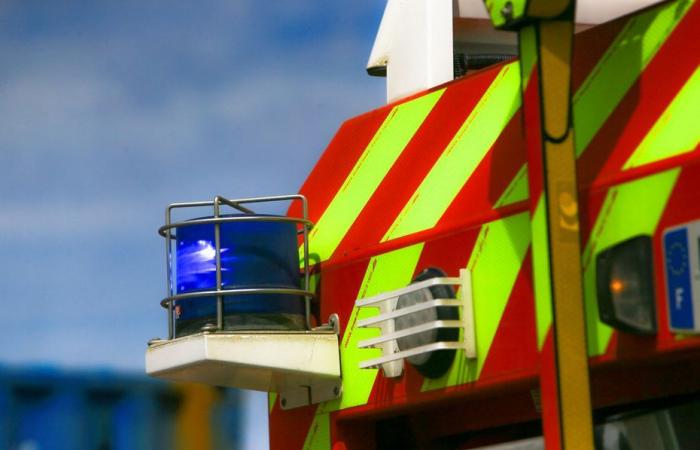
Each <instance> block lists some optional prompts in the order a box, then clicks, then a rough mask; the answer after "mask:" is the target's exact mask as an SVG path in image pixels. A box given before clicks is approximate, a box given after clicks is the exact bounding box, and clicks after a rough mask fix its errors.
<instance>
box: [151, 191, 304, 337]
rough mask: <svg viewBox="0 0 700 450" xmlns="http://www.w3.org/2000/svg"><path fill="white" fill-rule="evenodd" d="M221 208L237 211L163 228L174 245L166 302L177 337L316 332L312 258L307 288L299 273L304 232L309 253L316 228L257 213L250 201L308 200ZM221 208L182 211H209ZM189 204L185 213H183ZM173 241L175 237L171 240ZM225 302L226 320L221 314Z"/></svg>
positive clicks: (170, 245) (229, 202) (237, 202)
mask: <svg viewBox="0 0 700 450" xmlns="http://www.w3.org/2000/svg"><path fill="white" fill-rule="evenodd" d="M217 199H218V201H219V202H221V203H223V204H225V205H229V206H232V207H234V208H236V209H238V210H239V211H240V212H237V213H235V214H225V215H216V212H218V205H215V208H214V211H215V215H214V216H210V217H202V218H197V219H191V220H186V221H184V222H179V223H175V224H170V211H171V209H172V208H173V205H171V206H170V207H169V208H168V224H167V225H166V226H165V227H163V228H161V234H163V232H164V231H165V234H166V235H169V239H168V241H169V242H168V247H167V252H168V265H169V272H170V273H169V276H168V284H169V286H168V288H169V294H170V296H169V297H167V298H166V299H165V300H163V304H164V306H166V307H168V308H169V325H170V326H169V329H170V334H171V338H172V337H175V336H178V337H180V336H184V335H189V334H194V333H199V332H201V331H204V330H206V331H243V330H305V329H307V328H308V325H309V317H308V314H309V312H308V311H309V307H308V305H307V303H308V301H309V299H310V297H312V296H313V294H312V293H310V292H308V281H307V280H308V253H307V252H306V251H305V258H304V262H305V264H304V271H305V273H304V279H305V280H304V281H305V286H304V289H301V288H300V285H301V284H302V276H301V274H300V267H299V252H298V238H297V236H298V228H299V225H300V224H301V227H302V230H303V232H304V233H303V234H304V248H305V249H306V248H308V247H307V246H308V243H307V241H306V238H307V236H306V235H307V234H308V233H307V231H308V227H309V226H310V222H308V220H307V219H306V218H304V219H297V218H291V217H286V216H274V215H263V214H255V213H254V212H253V211H252V210H249V209H247V208H243V207H241V205H240V204H241V203H244V202H250V201H253V202H258V201H275V200H278V199H286V200H290V199H291V200H295V199H300V200H303V201H304V210H306V207H305V206H306V205H305V199H303V197H301V196H287V197H269V198H260V199H244V200H226V199H222V198H221V197H217ZM216 202H217V200H215V201H214V202H198V203H196V204H194V203H193V204H175V205H176V206H175V207H188V206H192V205H194V206H206V205H208V204H209V203H216ZM183 205H185V206H183ZM217 227H218V228H219V261H220V270H219V279H220V286H221V289H220V290H218V291H217V246H216V228H217ZM166 237H168V236H166ZM218 298H221V307H222V311H221V313H219V312H218V310H217V309H218V307H219V301H218Z"/></svg>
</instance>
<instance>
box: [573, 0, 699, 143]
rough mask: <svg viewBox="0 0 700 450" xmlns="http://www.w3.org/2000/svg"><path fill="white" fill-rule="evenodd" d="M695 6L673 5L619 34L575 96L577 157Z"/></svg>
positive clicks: (654, 11) (640, 17)
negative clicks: (686, 14) (689, 10)
mask: <svg viewBox="0 0 700 450" xmlns="http://www.w3.org/2000/svg"><path fill="white" fill-rule="evenodd" d="M693 3H694V2H693V1H686V2H683V1H679V2H671V3H668V4H665V5H662V6H659V7H658V8H654V9H651V10H649V11H647V12H645V13H643V14H640V15H637V16H634V17H633V18H631V19H630V21H629V22H628V23H627V25H625V28H624V29H623V30H622V31H621V32H620V34H618V36H617V38H616V39H615V41H614V42H613V44H612V45H611V46H610V48H608V50H607V51H606V52H605V54H604V55H603V57H602V58H601V59H600V62H599V63H598V65H596V67H595V69H593V71H592V72H591V73H590V75H588V78H587V79H586V81H585V82H584V83H583V84H582V85H581V87H580V88H579V90H578V92H576V95H575V96H574V99H573V109H574V123H575V129H576V136H575V139H576V154H577V155H580V154H581V153H582V152H583V151H584V150H585V149H586V147H587V146H588V144H589V143H590V142H591V139H593V136H595V134H596V133H597V132H598V130H599V129H600V127H601V126H602V125H603V124H604V123H605V122H606V121H607V120H608V117H610V114H611V113H612V112H613V110H614V109H615V107H617V105H618V103H620V100H622V97H624V95H625V94H626V93H627V91H628V90H629V88H630V87H631V86H632V84H634V82H635V81H636V80H637V78H638V77H639V74H640V73H642V71H644V69H645V68H646V66H647V64H649V61H651V59H652V58H653V57H654V55H656V52H657V51H658V50H659V48H660V47H661V44H663V42H664V41H665V40H666V38H667V37H668V36H669V34H671V32H672V31H673V29H674V28H675V27H676V25H677V24H678V23H679V22H680V21H681V20H683V17H684V15H685V13H686V12H687V11H688V9H690V7H691V6H692V4H693ZM670 70H672V68H671V69H670Z"/></svg>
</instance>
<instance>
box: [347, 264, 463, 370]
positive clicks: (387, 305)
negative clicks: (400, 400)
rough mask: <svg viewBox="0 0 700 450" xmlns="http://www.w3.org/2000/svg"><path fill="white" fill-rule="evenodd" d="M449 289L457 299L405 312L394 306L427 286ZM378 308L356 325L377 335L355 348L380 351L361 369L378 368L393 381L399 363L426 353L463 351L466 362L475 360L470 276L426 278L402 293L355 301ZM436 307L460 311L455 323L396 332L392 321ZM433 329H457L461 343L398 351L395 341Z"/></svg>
mask: <svg viewBox="0 0 700 450" xmlns="http://www.w3.org/2000/svg"><path fill="white" fill-rule="evenodd" d="M438 285H453V286H459V287H460V288H461V289H459V292H458V298H457V299H434V300H431V301H427V302H423V303H420V304H417V305H413V306H410V307H407V308H401V309H396V303H397V302H398V298H399V296H401V295H404V294H408V293H411V292H415V291H419V290H421V289H427V288H429V287H431V286H438ZM370 305H371V306H379V314H378V315H376V316H374V317H371V318H368V319H364V320H360V321H359V322H358V327H363V328H368V327H378V328H380V329H381V335H380V336H379V337H377V338H372V339H365V340H363V341H360V343H359V344H358V347H359V348H381V349H382V356H381V357H379V358H373V359H369V360H366V361H361V362H360V368H361V369H372V368H378V367H381V368H382V370H383V372H384V376H385V377H387V378H395V377H398V376H400V375H401V373H402V371H403V360H404V359H405V358H408V357H410V356H415V355H420V354H424V353H430V352H434V351H437V350H445V349H457V350H464V354H465V356H466V357H467V358H469V359H473V358H476V337H475V332H474V305H473V299H472V284H471V272H470V271H469V270H468V269H461V270H460V271H459V277H438V278H430V279H428V280H425V281H421V282H419V283H415V284H412V285H410V286H407V287H405V288H402V289H397V290H394V291H389V292H384V293H382V294H379V295H376V296H374V297H370V298H365V299H359V300H357V301H356V302H355V306H358V307H363V306H370ZM438 306H456V307H459V308H461V314H460V319H459V320H435V321H432V322H426V323H423V324H420V325H417V326H414V327H411V328H407V329H404V330H400V331H396V330H395V329H394V319H396V318H397V317H402V316H406V315H408V314H412V313H415V312H417V311H422V310H426V309H430V308H435V307H438ZM436 328H461V329H462V331H463V333H462V334H463V338H462V341H461V342H451V341H450V342H434V343H432V344H428V345H423V346H421V347H416V348H412V349H409V350H404V351H400V350H399V347H398V344H397V343H396V340H397V339H399V338H402V337H406V336H411V335H414V334H419V333H423V332H426V331H429V330H432V329H436Z"/></svg>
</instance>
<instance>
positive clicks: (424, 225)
mask: <svg viewBox="0 0 700 450" xmlns="http://www.w3.org/2000/svg"><path fill="white" fill-rule="evenodd" d="M519 89H520V70H519V67H518V63H511V64H508V65H506V66H504V67H503V68H502V69H501V71H500V72H499V74H498V75H497V76H496V78H495V79H494V80H493V82H492V83H491V85H490V86H489V88H488V89H487V90H486V92H485V93H484V95H483V96H482V97H481V99H480V100H479V103H477V105H476V107H475V108H474V110H473V111H472V112H471V113H470V114H469V117H467V120H466V121H465V122H464V123H463V124H462V126H461V127H460V129H459V131H458V132H457V134H455V136H454V137H453V138H452V141H451V142H450V143H449V144H448V146H447V147H446V148H445V150H444V151H443V152H442V154H441V155H440V158H438V160H437V161H436V162H435V164H434V165H433V167H432V168H431V169H430V172H428V175H426V177H425V178H424V179H423V182H421V184H420V186H419V187H418V189H416V191H415V192H414V193H413V195H412V196H411V199H410V200H409V201H408V203H406V205H405V206H404V208H403V210H402V211H401V212H400V213H399V215H398V216H397V217H396V219H395V220H394V223H393V224H392V225H391V227H390V228H389V230H388V231H387V232H386V234H385V235H384V237H383V238H382V242H384V241H388V240H391V239H395V238H399V237H401V236H406V235H409V234H412V233H416V232H418V231H422V230H426V229H428V228H432V227H433V226H435V224H436V223H437V221H438V220H440V217H442V215H443V214H444V213H445V211H446V210H447V208H448V207H449V206H450V204H451V203H452V200H454V198H455V196H456V195H457V194H458V193H459V190H460V189H461V188H462V186H464V183H466V182H467V180H469V177H471V175H472V174H473V173H474V170H476V168H477V166H478V165H479V163H480V162H481V160H482V159H484V157H485V156H486V154H487V153H488V151H489V149H490V148H491V146H492V145H493V143H494V142H495V141H496V139H498V136H500V135H501V132H502V131H503V128H505V126H506V124H507V123H508V122H509V121H510V119H511V118H512V117H513V114H515V112H516V111H517V110H518V108H519V107H520V91H519Z"/></svg>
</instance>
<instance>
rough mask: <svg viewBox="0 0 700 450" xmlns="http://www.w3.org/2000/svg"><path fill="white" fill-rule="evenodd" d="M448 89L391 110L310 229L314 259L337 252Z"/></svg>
mask: <svg viewBox="0 0 700 450" xmlns="http://www.w3.org/2000/svg"><path fill="white" fill-rule="evenodd" d="M444 92H445V90H444V89H441V90H438V91H435V92H431V93H429V94H426V95H423V96H421V97H418V98H416V99H414V100H411V101H409V102H406V103H402V104H400V105H398V106H395V107H394V109H393V110H392V111H391V112H390V113H389V115H388V116H387V118H386V119H385V120H384V123H382V125H381V127H380V128H379V130H378V131H377V133H376V134H375V135H374V137H373V138H372V140H371V141H370V143H369V144H368V145H367V148H366V149H365V151H364V152H363V153H362V155H361V156H360V158H359V159H358V160H357V162H356V163H355V166H354V167H353V169H352V171H351V172H350V174H349V175H348V177H347V179H346V180H345V182H343V185H342V186H341V187H340V189H339V190H338V192H337V193H336V194H335V197H334V198H333V200H332V201H331V203H330V204H329V205H328V207H327V208H326V210H325V211H324V213H323V215H322V216H321V218H320V219H319V220H318V222H317V223H316V225H315V226H314V228H313V229H312V230H311V233H309V245H310V252H311V254H312V255H314V258H313V259H314V260H317V259H318V260H320V261H324V260H326V259H328V258H329V257H330V256H331V255H332V254H333V252H334V251H335V249H336V247H337V246H338V244H339V243H340V241H341V240H342V239H343V236H345V234H346V233H347V232H348V230H349V229H350V226H352V224H353V222H354V221H355V219H356V218H357V216H358V214H359V213H360V211H362V208H364V207H365V205H366V204H367V202H368V201H369V199H370V197H371V196H372V194H373V193H374V191H375V190H376V189H377V186H379V183H381V181H382V180H383V179H384V177H385V176H386V174H387V172H389V169H391V166H392V165H394V162H396V159H397V158H398V157H399V155H401V152H402V151H403V149H404V148H405V147H406V145H407V144H408V142H409V141H410V140H411V138H412V137H413V135H414V134H415V133H416V131H418V128H420V126H421V125H422V124H423V121H424V120H425V118H426V117H427V115H428V114H429V113H430V111H431V110H432V109H433V107H434V106H435V104H436V103H437V101H438V100H439V99H440V97H441V96H442V94H443V93H444ZM300 252H301V249H300Z"/></svg>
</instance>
